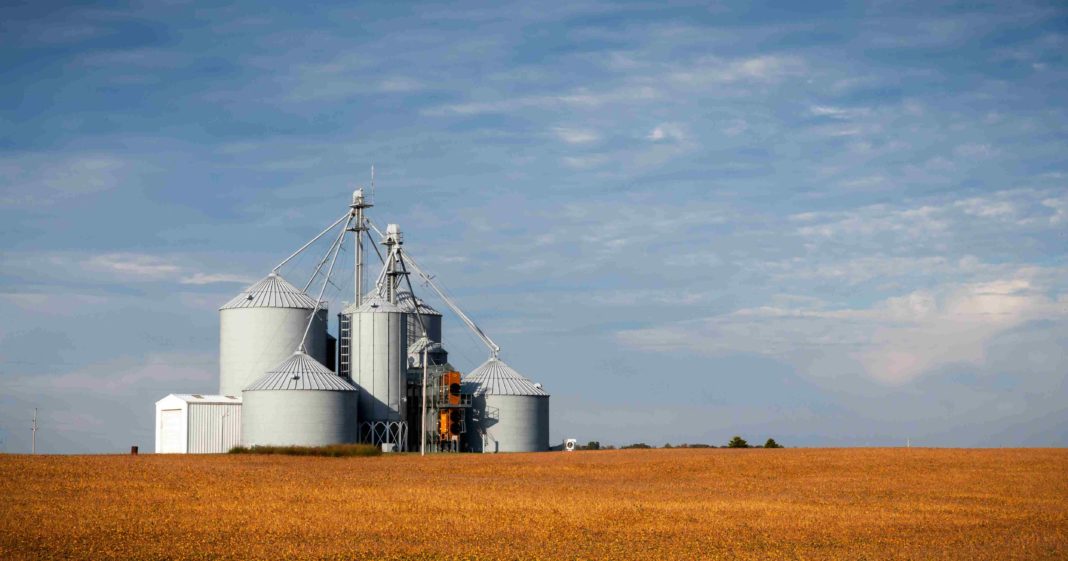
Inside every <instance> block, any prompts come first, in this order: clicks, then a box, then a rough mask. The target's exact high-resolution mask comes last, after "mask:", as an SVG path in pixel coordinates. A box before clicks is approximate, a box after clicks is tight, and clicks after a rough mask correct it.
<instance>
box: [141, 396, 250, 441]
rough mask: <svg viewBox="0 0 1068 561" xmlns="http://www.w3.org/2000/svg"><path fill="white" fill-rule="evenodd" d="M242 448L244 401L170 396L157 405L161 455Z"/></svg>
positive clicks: (214, 397) (210, 397) (229, 398)
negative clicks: (240, 446)
mask: <svg viewBox="0 0 1068 561" xmlns="http://www.w3.org/2000/svg"><path fill="white" fill-rule="evenodd" d="M239 444H241V398H240V397H236V396H231V395H201V394H170V395H168V396H167V397H165V398H163V399H161V400H159V401H157V402H156V453H157V454H218V453H222V452H227V451H229V450H230V449H231V448H233V447H234V446H237V445H239Z"/></svg>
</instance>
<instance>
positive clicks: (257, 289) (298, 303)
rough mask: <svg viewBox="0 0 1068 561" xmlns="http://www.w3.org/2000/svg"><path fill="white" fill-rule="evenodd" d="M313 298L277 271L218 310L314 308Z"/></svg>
mask: <svg viewBox="0 0 1068 561" xmlns="http://www.w3.org/2000/svg"><path fill="white" fill-rule="evenodd" d="M315 304H316V302H315V299H314V298H312V297H311V296H308V294H307V293H306V292H304V291H303V290H301V289H299V288H297V287H295V286H293V285H292V284H289V281H287V280H286V279H284V278H282V276H281V275H279V274H278V273H271V274H269V275H267V276H266V277H264V278H263V279H262V280H260V281H259V282H257V283H255V284H253V285H252V286H250V287H248V288H246V289H245V290H243V291H242V292H241V294H238V295H237V296H235V297H234V298H233V300H230V301H229V302H227V303H226V304H224V305H223V307H221V308H219V309H220V310H230V309H234V308H303V309H307V310H311V309H313V308H315Z"/></svg>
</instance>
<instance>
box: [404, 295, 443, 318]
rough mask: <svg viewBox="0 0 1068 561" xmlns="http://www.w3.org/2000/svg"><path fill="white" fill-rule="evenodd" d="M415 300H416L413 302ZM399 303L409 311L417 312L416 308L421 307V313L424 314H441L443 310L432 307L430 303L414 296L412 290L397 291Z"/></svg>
mask: <svg viewBox="0 0 1068 561" xmlns="http://www.w3.org/2000/svg"><path fill="white" fill-rule="evenodd" d="M413 300H414V302H413ZM397 305H398V306H400V307H401V309H403V310H404V311H406V312H408V313H415V310H416V308H418V309H419V313H420V315H424V316H440V315H441V312H439V311H437V310H435V309H434V308H432V307H431V306H430V305H429V304H427V303H426V302H424V301H423V299H422V298H419V297H418V296H415V297H413V296H412V293H411V292H408V291H404V292H398V293H397Z"/></svg>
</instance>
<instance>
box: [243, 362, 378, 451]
mask: <svg viewBox="0 0 1068 561" xmlns="http://www.w3.org/2000/svg"><path fill="white" fill-rule="evenodd" d="M242 395H243V398H244V399H243V401H244V405H243V407H244V411H243V412H242V415H243V422H242V425H241V429H242V430H241V432H242V438H241V441H242V444H244V445H245V446H256V445H274V446H324V445H328V444H345V443H352V442H357V441H358V437H359V432H358V426H357V423H356V419H357V413H358V396H359V392H358V390H357V389H356V387H355V386H353V385H352V384H351V383H350V382H349V381H348V380H346V379H345V378H342V377H340V376H338V375H336V374H334V373H333V372H332V371H331V370H329V369H328V368H326V367H325V366H323V365H322V364H321V363H320V362H319V361H317V360H315V359H314V358H312V357H310V356H308V355H307V354H305V353H303V352H300V351H297V352H295V353H293V354H292V355H291V356H290V357H289V358H288V359H286V360H285V361H284V362H282V363H281V364H279V365H277V366H276V367H275V368H273V369H271V371H270V372H268V373H267V374H266V375H264V376H262V377H261V378H259V379H258V380H256V381H255V382H253V383H252V384H250V385H249V386H248V387H246V388H245V391H244V392H243V394H242Z"/></svg>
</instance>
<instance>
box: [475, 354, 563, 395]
mask: <svg viewBox="0 0 1068 561" xmlns="http://www.w3.org/2000/svg"><path fill="white" fill-rule="evenodd" d="M463 382H464V386H466V388H467V389H468V391H470V392H471V393H473V394H474V395H545V396H547V395H549V394H548V392H546V391H545V390H543V389H541V387H540V384H535V383H534V382H531V381H530V380H528V379H526V378H525V377H523V375H522V374H520V373H519V372H516V371H515V369H513V368H512V367H511V366H508V365H507V364H505V363H504V361H502V360H501V359H498V358H491V359H489V360H487V361H486V362H484V363H482V366H479V367H478V368H476V369H474V370H472V371H471V373H470V374H468V375H467V376H465V377H464V379H463Z"/></svg>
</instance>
